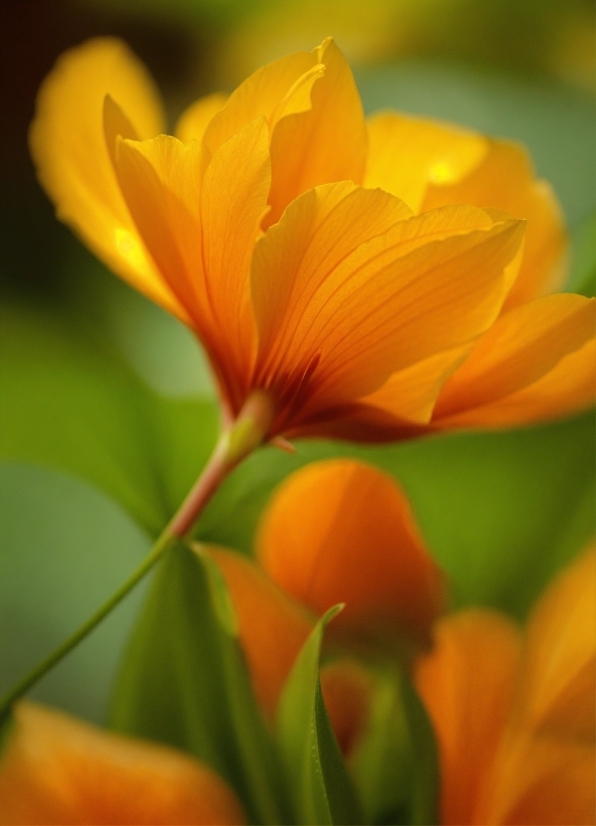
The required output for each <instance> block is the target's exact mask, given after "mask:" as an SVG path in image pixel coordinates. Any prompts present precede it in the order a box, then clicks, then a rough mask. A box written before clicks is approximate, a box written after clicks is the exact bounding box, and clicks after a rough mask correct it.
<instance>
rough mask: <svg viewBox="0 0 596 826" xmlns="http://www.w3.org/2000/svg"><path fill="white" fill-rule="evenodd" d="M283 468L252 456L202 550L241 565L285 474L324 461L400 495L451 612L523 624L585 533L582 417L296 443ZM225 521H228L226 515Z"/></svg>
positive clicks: (590, 442)
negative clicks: (229, 555)
mask: <svg viewBox="0 0 596 826" xmlns="http://www.w3.org/2000/svg"><path fill="white" fill-rule="evenodd" d="M296 448H297V453H296V454H295V455H293V456H291V455H288V454H285V453H282V452H281V451H277V450H274V449H267V450H264V451H260V452H259V453H258V454H256V455H254V456H252V457H251V458H250V459H249V460H248V461H247V462H246V463H245V464H244V465H243V466H241V467H240V468H238V470H237V471H236V472H235V473H234V475H233V476H232V477H231V478H229V479H228V480H227V481H226V482H225V484H224V485H223V487H222V489H221V491H220V492H219V494H218V495H217V496H216V498H215V499H214V500H213V501H212V503H211V504H210V505H209V507H208V508H207V510H206V512H205V514H204V517H203V519H202V520H201V523H200V525H199V535H200V536H201V538H202V539H203V540H204V541H209V542H213V543H215V544H223V545H228V546H231V547H235V548H238V549H241V550H242V551H244V552H245V553H251V549H252V542H253V536H254V532H255V529H256V525H257V523H258V519H259V516H260V513H261V511H262V508H263V506H264V504H265V503H266V501H267V499H268V497H269V496H270V495H271V493H272V491H273V490H274V488H275V487H276V485H277V484H279V483H280V482H281V481H282V480H283V479H284V478H285V477H286V476H287V475H288V474H289V473H290V472H292V471H293V470H296V469H297V468H299V467H301V466H302V465H304V464H306V463H308V462H311V461H315V460H320V459H326V458H331V457H334V456H351V457H353V458H357V459H361V460H362V461H366V462H370V463H372V464H374V465H377V466H378V467H380V468H382V469H384V470H385V471H387V472H388V473H390V474H391V475H392V476H394V477H395V479H396V480H397V481H398V482H399V483H400V484H402V485H403V487H404V488H405V490H406V493H407V494H408V496H409V497H410V499H411V501H412V504H413V507H414V511H415V515H416V517H417V520H418V522H419V524H420V526H421V529H422V532H423V534H424V536H425V538H426V540H427V543H428V545H429V547H430V550H431V551H432V553H433V554H434V556H435V557H436V558H437V560H438V561H439V563H440V564H441V565H442V566H443V567H444V568H445V570H446V572H447V574H448V577H449V580H450V584H451V590H452V597H453V605H454V607H463V606H466V605H474V604H476V605H478V604H480V605H489V606H492V607H495V608H498V609H501V610H505V611H508V612H511V613H513V614H514V615H515V616H517V617H519V618H523V616H524V615H525V613H526V612H527V610H528V609H529V607H530V606H531V604H532V603H533V601H534V600H535V598H536V597H537V595H538V594H539V593H540V591H541V590H542V588H543V587H544V586H545V585H546V583H547V582H548V580H549V579H550V578H551V576H552V575H553V574H554V573H555V572H556V571H557V570H558V569H559V568H560V567H561V566H562V565H564V564H565V563H566V562H568V561H569V560H570V559H571V558H572V557H573V555H574V554H576V553H577V552H578V550H579V549H580V548H581V545H582V544H583V543H584V542H585V541H586V540H587V539H588V537H589V536H590V534H591V532H593V529H594V528H593V525H594V517H593V511H590V509H589V508H588V506H587V505H586V504H585V503H586V502H587V501H588V497H589V492H590V491H591V490H592V488H593V485H594V477H595V468H594V462H593V456H594V449H595V436H594V420H593V414H592V413H589V414H586V415H584V416H580V417H578V418H576V419H570V420H567V421H562V422H557V423H555V424H550V425H543V426H540V427H536V428H532V429H517V430H511V431H508V432H493V433H452V434H449V435H445V436H435V437H430V438H424V439H418V440H415V441H411V442H407V443H402V444H394V445H387V446H379V447H359V446H357V445H348V444H338V443H329V442H297V443H296ZM230 513H233V514H234V519H230V518H229V514H230Z"/></svg>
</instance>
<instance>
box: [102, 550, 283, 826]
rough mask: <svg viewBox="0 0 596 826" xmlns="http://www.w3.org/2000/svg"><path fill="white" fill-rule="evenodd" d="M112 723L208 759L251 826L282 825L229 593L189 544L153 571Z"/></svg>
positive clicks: (268, 748) (278, 790)
mask: <svg viewBox="0 0 596 826" xmlns="http://www.w3.org/2000/svg"><path fill="white" fill-rule="evenodd" d="M111 724H112V726H113V727H114V728H115V729H117V730H118V731H121V732H124V733H125V734H130V735H136V736H140V737H147V738H149V739H152V740H157V741H160V742H164V743H169V744H170V745H173V746H177V747H178V748H182V749H184V750H186V751H188V752H190V753H191V754H194V755H195V756H196V757H197V758H199V759H200V760H203V761H205V762H206V763H207V764H209V765H210V766H211V767H212V768H213V769H215V770H216V771H217V772H218V773H219V774H221V775H222V776H223V777H225V778H226V779H227V780H228V781H229V782H230V783H231V785H232V786H233V787H234V788H235V789H236V791H237V792H238V794H239V795H240V797H241V798H242V800H243V801H244V803H245V805H246V808H247V810H248V812H249V815H250V817H251V820H252V822H259V823H279V822H283V820H284V809H283V800H280V796H281V794H282V791H283V789H282V787H281V784H280V783H278V782H276V780H277V777H278V769H277V762H278V761H276V759H275V751H274V746H273V743H272V741H271V738H270V735H269V733H268V732H267V729H266V727H265V725H264V723H263V721H262V719H261V717H260V713H259V711H258V709H257V706H256V704H255V700H254V698H253V695H252V691H251V687H250V683H249V679H248V676H247V670H246V667H245V665H244V662H243V659H242V655H241V653H240V649H239V646H238V641H237V638H236V622H235V617H234V614H233V608H232V605H231V602H230V600H229V596H228V595H227V591H226V589H225V585H224V583H223V580H222V579H221V576H220V575H219V571H218V570H217V569H216V568H215V567H214V565H213V564H212V563H210V562H208V561H206V560H205V558H204V557H202V556H201V557H199V556H197V554H196V553H194V552H193V551H191V550H189V549H188V548H187V547H185V546H183V545H178V546H176V547H175V548H173V549H172V550H170V551H168V553H167V554H166V556H165V558H164V560H163V562H162V564H161V566H160V569H159V570H158V572H157V575H156V577H155V580H154V582H153V586H152V588H151V592H150V594H149V597H148V600H147V602H146V604H145V606H144V608H143V611H142V613H141V616H140V619H139V622H138V624H137V627H136V629H135V631H134V633H133V636H132V640H131V643H130V646H129V649H128V651H127V653H126V656H125V658H124V660H123V663H122V669H121V672H120V676H119V679H118V681H117V685H116V689H115V692H114V695H113V702H112V710H111Z"/></svg>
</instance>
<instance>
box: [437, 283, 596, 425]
mask: <svg viewBox="0 0 596 826" xmlns="http://www.w3.org/2000/svg"><path fill="white" fill-rule="evenodd" d="M595 329H596V301H595V300H594V299H588V298H584V297H583V296H579V295H573V294H569V293H567V294H565V293H561V294H558V295H549V296H544V297H543V298H537V299H535V300H534V301H531V302H529V303H528V304H524V305H522V306H520V307H515V308H513V309H512V310H510V311H509V312H507V313H505V314H504V315H502V316H501V317H500V318H499V319H498V320H497V321H496V322H495V324H494V325H493V326H492V327H491V328H490V330H488V331H487V332H486V333H485V334H484V335H483V336H481V337H480V338H479V339H478V341H477V342H476V344H475V345H474V347H473V348H472V351H471V353H470V355H469V357H468V358H467V359H466V361H465V362H464V363H463V364H462V366H461V367H460V368H459V369H458V370H457V371H456V372H455V373H454V374H453V376H452V377H451V378H450V379H449V381H448V383H447V384H446V385H445V387H444V388H443V390H442V391H441V395H440V398H439V401H438V402H437V406H436V409H435V414H434V416H435V418H438V419H440V418H442V417H447V416H452V415H454V414H457V413H459V412H460V411H465V410H471V409H473V408H476V407H481V406H482V405H485V404H490V403H491V402H493V401H496V400H498V399H501V398H505V397H507V396H510V395H512V394H513V393H516V392H518V391H519V390H523V389H524V388H525V387H528V386H529V385H531V384H533V383H534V382H535V381H538V380H539V379H540V378H541V377H542V376H544V375H546V374H547V373H548V372H549V371H550V370H552V369H553V368H554V367H555V366H556V365H557V364H558V362H559V361H560V360H561V359H562V358H564V357H565V356H567V355H568V354H569V353H572V352H574V351H575V350H578V349H579V348H580V347H582V346H583V345H584V344H585V343H586V342H587V341H589V340H590V339H593V338H594V336H595Z"/></svg>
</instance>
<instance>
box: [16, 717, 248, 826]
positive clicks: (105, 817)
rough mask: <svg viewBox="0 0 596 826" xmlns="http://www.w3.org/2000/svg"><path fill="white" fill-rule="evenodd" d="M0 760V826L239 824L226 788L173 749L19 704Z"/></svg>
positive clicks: (204, 768) (235, 806)
mask: <svg viewBox="0 0 596 826" xmlns="http://www.w3.org/2000/svg"><path fill="white" fill-rule="evenodd" d="M14 718H15V719H14V729H13V730H12V731H11V732H10V734H9V737H10V739H9V742H8V744H7V745H6V746H5V751H4V753H3V755H2V759H1V760H0V823H2V824H6V825H7V826H9V824H10V826H16V824H69V823H71V824H80V823H89V824H117V823H118V824H156V823H163V824H167V823H170V824H230V825H231V826H233V824H239V823H245V822H246V818H245V815H244V813H243V811H242V806H241V805H240V802H239V801H238V799H237V798H236V796H235V794H234V792H233V791H232V790H231V789H230V788H229V787H228V786H227V784H226V783H225V782H224V781H223V780H222V779H221V778H220V777H219V776H218V775H217V774H215V772H213V771H212V770H211V769H209V768H207V766H204V765H202V764H201V763H198V762H197V761H196V760H193V759H191V758H190V757H188V756H186V755H184V754H182V753H180V752H176V751H174V749H170V748H166V747H165V746H158V745H155V744H153V743H146V742H142V741H140V740H133V739H129V738H125V737H121V736H120V735H116V734H111V733H108V732H106V731H101V730H100V729H97V728H95V727H94V726H90V725H88V724H87V723H83V722H80V721H78V720H75V719H73V718H71V717H69V716H67V715H66V714H63V713H62V712H58V711H54V710H50V709H47V708H44V707H42V706H38V705H36V704H34V703H29V702H22V703H19V704H18V705H17V706H15V709H14Z"/></svg>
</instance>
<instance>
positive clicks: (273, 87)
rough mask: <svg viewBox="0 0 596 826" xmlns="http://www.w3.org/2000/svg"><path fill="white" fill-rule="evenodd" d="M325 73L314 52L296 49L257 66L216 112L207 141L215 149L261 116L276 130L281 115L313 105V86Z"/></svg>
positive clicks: (207, 130) (211, 148)
mask: <svg viewBox="0 0 596 826" xmlns="http://www.w3.org/2000/svg"><path fill="white" fill-rule="evenodd" d="M322 73H323V67H322V65H321V64H320V63H319V61H318V60H317V56H316V54H314V53H313V52H296V54H291V55H287V56H286V57H282V58H280V59H279V60H276V61H274V62H273V63H270V64H269V65H267V66H263V67H262V68H260V69H258V70H257V71H256V72H254V74H252V75H251V76H250V77H249V78H247V79H246V80H245V81H244V83H241V84H240V86H238V88H237V89H235V90H234V92H232V94H231V95H230V96H229V98H228V99H227V101H226V103H225V105H224V106H223V107H222V109H221V111H220V112H218V113H215V114H214V117H213V119H212V120H211V122H210V123H209V125H208V127H207V129H206V130H205V133H204V138H203V139H204V141H205V145H206V146H207V148H208V149H209V151H210V152H211V153H213V152H216V151H217V150H218V149H219V147H220V146H221V145H222V144H223V143H225V142H226V141H227V140H229V138H231V137H232V135H235V134H236V132H238V131H240V129H242V127H243V126H246V124H247V123H250V122H251V121H252V120H254V119H255V118H258V117H262V116H264V117H265V118H266V120H267V123H268V126H269V131H270V133H271V132H273V130H274V129H275V126H276V125H277V123H278V121H279V120H280V118H281V117H284V116H287V115H288V114H291V113H292V112H302V111H304V110H306V109H309V108H310V105H311V103H310V90H311V88H312V85H313V83H314V82H315V81H316V79H317V78H318V77H320V76H321V75H322Z"/></svg>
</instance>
